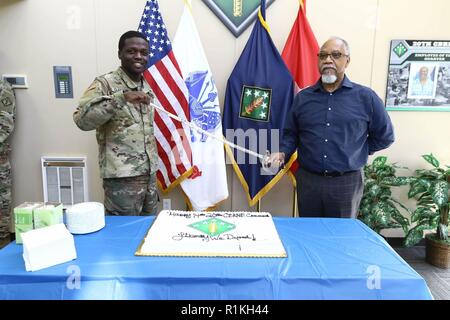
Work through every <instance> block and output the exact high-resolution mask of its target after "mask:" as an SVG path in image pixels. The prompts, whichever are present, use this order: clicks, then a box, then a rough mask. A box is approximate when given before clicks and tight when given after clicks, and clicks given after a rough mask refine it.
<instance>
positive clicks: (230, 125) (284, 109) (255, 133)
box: [223, 0, 294, 206]
mask: <svg viewBox="0 0 450 320" xmlns="http://www.w3.org/2000/svg"><path fill="white" fill-rule="evenodd" d="M258 17H259V19H258V20H257V21H256V23H255V26H254V27H253V31H252V34H251V35H250V39H249V41H248V42H247V44H246V46H245V48H244V51H243V52H242V54H241V56H240V58H239V60H238V62H237V63H236V66H235V67H234V70H233V72H232V73H231V76H230V78H229V79H228V83H227V90H226V93H225V105H224V111H223V130H224V136H225V137H226V138H227V139H228V140H229V141H231V142H233V143H235V144H237V145H239V146H241V147H244V148H246V149H249V150H252V151H254V152H257V153H258V154H261V155H265V154H266V151H269V152H271V153H272V152H278V150H279V144H280V135H281V129H282V128H283V127H284V121H285V118H286V114H287V113H288V111H289V109H290V107H291V105H292V102H293V98H294V82H293V79H292V76H291V74H290V72H289V70H288V69H287V67H286V65H285V64H284V62H283V59H282V58H281V56H280V54H279V52H278V50H277V48H276V47H275V45H274V44H273V42H272V39H271V38H270V35H269V28H268V26H267V23H266V21H265V1H264V0H263V1H261V8H260V11H259V14H258ZM226 151H227V154H228V156H229V158H230V159H231V160H232V162H233V167H234V170H235V171H236V174H237V176H238V177H239V180H240V181H241V183H242V185H243V187H244V189H245V191H246V192H247V198H248V201H249V205H250V206H253V205H255V204H256V203H257V202H258V200H260V199H261V198H262V197H263V196H264V195H265V194H266V193H267V192H268V191H269V190H270V189H271V188H272V187H273V186H274V185H275V184H276V183H277V182H278V181H279V180H280V179H281V177H282V175H283V174H284V173H285V172H286V171H287V170H288V169H289V167H290V165H291V164H292V162H293V161H289V162H288V163H287V165H286V167H285V168H284V169H283V170H281V171H280V172H278V173H275V174H273V173H270V172H267V171H265V170H264V169H263V168H262V164H261V161H260V159H258V158H257V157H256V156H253V155H248V154H247V153H244V152H242V151H239V150H236V149H233V150H232V149H231V148H230V147H228V146H227V147H226ZM292 160H293V159H292Z"/></svg>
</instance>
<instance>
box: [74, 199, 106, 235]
mask: <svg viewBox="0 0 450 320" xmlns="http://www.w3.org/2000/svg"><path fill="white" fill-rule="evenodd" d="M66 225H67V229H69V231H70V232H71V233H74V234H84V233H90V232H95V231H98V230H100V229H101V228H103V227H104V226H105V207H104V206H103V204H102V203H100V202H82V203H78V204H75V205H73V206H72V207H70V208H68V209H67V210H66Z"/></svg>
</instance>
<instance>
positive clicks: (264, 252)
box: [136, 210, 287, 257]
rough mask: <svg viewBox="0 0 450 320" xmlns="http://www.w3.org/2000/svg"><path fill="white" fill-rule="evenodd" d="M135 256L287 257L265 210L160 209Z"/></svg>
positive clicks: (270, 217) (270, 218) (269, 215)
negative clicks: (199, 210) (198, 210)
mask: <svg viewBox="0 0 450 320" xmlns="http://www.w3.org/2000/svg"><path fill="white" fill-rule="evenodd" d="M136 255H144V256H217V257H219V256H225V257H286V256H287V255H286V251H285V250H284V247H283V244H282V242H281V240H280V238H279V236H278V233H277V230H276V228H275V225H274V223H273V220H272V216H271V214H270V213H268V212H244V211H239V212H226V211H215V212H196V211H174V210H163V211H161V212H160V213H159V214H158V216H157V218H156V219H155V221H154V223H153V225H152V226H151V228H150V229H149V231H148V233H147V235H146V237H145V239H144V240H143V242H142V244H141V246H140V247H139V248H138V251H137V252H136Z"/></svg>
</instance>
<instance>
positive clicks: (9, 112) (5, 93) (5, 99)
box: [0, 80, 16, 248]
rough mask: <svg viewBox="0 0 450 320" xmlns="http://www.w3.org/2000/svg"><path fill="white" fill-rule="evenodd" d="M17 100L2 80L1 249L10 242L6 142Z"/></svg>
mask: <svg viewBox="0 0 450 320" xmlns="http://www.w3.org/2000/svg"><path fill="white" fill-rule="evenodd" d="M15 118H16V99H15V97H14V92H13V90H12V88H11V86H10V85H9V83H7V82H4V81H3V80H0V248H1V247H2V245H5V244H6V243H8V242H9V226H10V221H11V165H10V163H9V159H8V156H9V153H10V151H11V147H10V145H9V143H7V142H6V140H7V138H8V137H9V136H10V134H11V132H12V131H13V129H14V121H15Z"/></svg>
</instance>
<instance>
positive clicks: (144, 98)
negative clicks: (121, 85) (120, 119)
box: [123, 91, 150, 104]
mask: <svg viewBox="0 0 450 320" xmlns="http://www.w3.org/2000/svg"><path fill="white" fill-rule="evenodd" d="M123 95H124V97H125V101H127V102H130V103H132V104H140V103H144V104H150V96H149V95H148V94H146V93H145V92H142V91H128V92H125V93H124V94H123Z"/></svg>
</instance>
